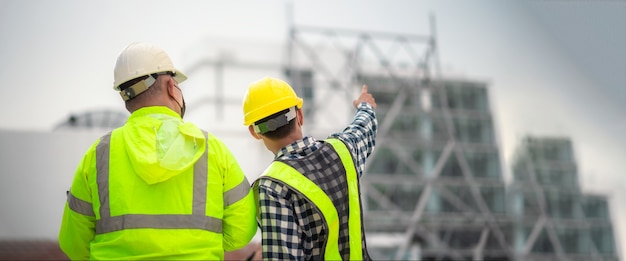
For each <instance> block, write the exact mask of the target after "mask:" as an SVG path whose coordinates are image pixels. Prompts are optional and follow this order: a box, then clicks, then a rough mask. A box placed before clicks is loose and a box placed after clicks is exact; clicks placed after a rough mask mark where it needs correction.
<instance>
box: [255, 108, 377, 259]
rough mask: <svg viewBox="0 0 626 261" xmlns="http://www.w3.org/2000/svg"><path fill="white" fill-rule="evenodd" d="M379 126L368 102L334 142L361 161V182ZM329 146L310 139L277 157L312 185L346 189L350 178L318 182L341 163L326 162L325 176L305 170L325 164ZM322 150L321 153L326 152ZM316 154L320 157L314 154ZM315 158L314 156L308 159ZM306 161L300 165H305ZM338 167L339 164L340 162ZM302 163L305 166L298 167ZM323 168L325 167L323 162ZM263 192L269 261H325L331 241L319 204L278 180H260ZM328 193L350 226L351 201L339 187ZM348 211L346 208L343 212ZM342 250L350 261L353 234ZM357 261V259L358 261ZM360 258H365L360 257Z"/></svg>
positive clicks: (342, 221)
mask: <svg viewBox="0 0 626 261" xmlns="http://www.w3.org/2000/svg"><path fill="white" fill-rule="evenodd" d="M377 125H378V123H377V121H376V116H375V113H374V109H373V108H372V107H371V105H369V104H367V103H361V104H360V105H359V107H358V108H357V112H356V114H355V116H354V119H353V121H352V123H351V124H350V125H348V126H347V127H346V128H345V129H344V130H343V131H342V132H339V133H334V134H332V135H330V136H329V138H337V139H339V140H341V141H343V143H344V144H346V146H347V147H348V149H349V151H350V152H351V155H352V158H353V160H354V162H355V167H356V170H357V174H358V176H359V177H360V176H361V175H362V174H363V171H364V168H365V161H366V159H367V157H368V156H369V155H370V154H371V153H372V151H373V150H374V147H375V138H376V131H377ZM324 144H325V143H324V142H323V141H318V140H316V139H315V138H313V137H305V138H303V139H302V140H298V141H296V142H294V143H292V144H290V145H288V146H286V147H284V148H282V149H281V150H280V151H279V152H278V153H277V154H276V156H275V160H278V161H283V162H285V163H287V164H289V165H291V166H294V167H295V168H296V169H297V170H298V171H300V172H301V173H303V174H304V175H305V176H307V177H308V178H309V179H311V180H312V181H314V182H316V183H318V184H320V183H322V184H334V186H336V187H339V186H345V184H346V182H347V181H346V177H345V175H344V176H342V177H333V178H336V182H318V181H320V180H323V179H328V177H325V175H328V173H326V174H325V172H328V171H327V169H335V170H337V169H338V168H340V169H341V173H345V171H343V165H342V164H341V161H340V160H338V161H335V163H333V162H326V163H324V164H328V165H324V166H323V167H317V168H316V169H318V170H319V171H317V172H316V171H305V169H307V166H312V165H316V163H315V162H311V159H312V161H315V159H316V157H317V158H319V159H321V158H323V156H322V155H328V154H329V153H332V152H333V151H327V150H331V149H330V145H329V144H328V145H327V146H324ZM320 149H321V151H318V150H320ZM312 154H316V155H312ZM318 155H319V157H318ZM308 156H313V157H308ZM305 157H306V158H307V159H306V160H305V161H307V160H308V162H302V161H299V160H303V159H304V158H305ZM337 162H338V163H337ZM298 164H300V165H298ZM317 165H319V163H317ZM258 188H259V195H258V196H259V207H260V210H259V214H260V219H261V220H260V221H261V222H260V223H261V230H262V245H263V259H264V260H268V259H271V260H322V259H323V256H322V253H323V251H322V250H323V248H324V247H325V245H326V242H324V241H323V240H325V239H326V235H327V231H326V228H325V225H324V221H323V217H322V214H321V213H320V212H319V211H318V210H317V208H316V207H315V205H314V204H313V203H312V202H310V201H309V200H308V199H306V198H305V197H303V196H302V195H301V194H299V193H298V192H297V191H294V190H293V189H291V188H290V187H289V186H287V185H285V184H283V183H281V182H277V181H275V180H272V179H267V178H261V179H260V180H259V181H258ZM321 188H322V189H323V190H324V192H326V193H327V195H328V196H329V197H330V198H331V200H332V201H333V204H334V205H335V206H336V207H337V206H340V208H339V209H338V214H339V219H340V224H344V225H347V213H348V209H347V200H348V198H347V196H346V194H345V193H344V194H341V193H336V190H333V189H335V188H333V186H322V187H321ZM341 206H344V207H341ZM361 233H362V235H363V242H362V246H363V250H364V251H363V258H364V259H369V256H368V255H367V251H366V245H365V235H364V228H363V227H361ZM339 251H340V254H341V256H342V257H343V258H344V259H347V257H349V235H347V234H346V230H343V231H340V234H339ZM352 259H355V258H352ZM359 259H360V258H359Z"/></svg>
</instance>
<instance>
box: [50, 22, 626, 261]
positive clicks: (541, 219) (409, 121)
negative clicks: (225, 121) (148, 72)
mask: <svg viewBox="0 0 626 261" xmlns="http://www.w3.org/2000/svg"><path fill="white" fill-rule="evenodd" d="M435 28H436V27H435V21H434V19H431V21H430V33H429V34H427V35H406V34H393V33H385V32H363V31H352V30H342V29H326V28H314V27H306V26H293V25H290V28H289V37H288V43H287V44H286V46H284V50H286V54H285V57H286V59H285V61H284V63H283V64H276V63H274V64H272V63H262V62H258V61H255V62H249V63H246V62H242V61H235V60H234V59H232V57H230V58H229V59H226V58H224V57H221V58H220V57H218V58H217V59H215V60H212V61H210V60H204V61H201V62H199V63H198V64H196V65H194V66H192V67H190V68H188V70H187V71H188V74H194V73H195V72H196V71H197V70H199V69H200V68H201V67H211V68H213V69H215V70H214V74H213V78H214V79H215V85H216V86H215V87H216V89H215V92H214V94H213V97H209V98H206V99H204V100H203V102H208V103H212V104H213V105H214V106H216V108H215V111H216V112H218V113H227V112H228V111H230V110H231V109H232V110H234V111H239V110H240V108H239V106H240V104H241V103H240V98H239V97H236V96H237V95H233V97H231V99H229V98H228V97H224V95H225V94H224V88H223V85H224V82H225V79H224V78H225V75H228V74H227V73H225V68H226V67H231V68H232V67H241V68H243V67H245V68H247V69H252V70H269V71H273V72H278V74H281V75H282V76H283V77H284V78H286V79H288V81H289V83H290V84H291V85H292V86H293V87H294V89H296V92H297V93H298V94H299V95H300V96H301V97H303V98H304V102H305V106H304V109H305V115H306V116H305V117H306V119H307V124H306V126H305V128H306V132H307V134H309V135H312V136H315V137H317V138H325V137H326V135H328V134H330V133H332V132H335V131H338V130H340V129H338V128H341V127H343V126H345V124H346V123H348V122H349V120H350V118H351V116H352V115H351V114H352V112H353V110H352V109H351V104H352V103H351V101H352V99H353V98H354V97H356V94H358V91H359V90H360V87H361V85H362V84H364V83H365V84H367V85H368V86H369V87H370V88H369V91H370V92H371V93H372V94H373V95H374V97H375V98H376V102H377V104H378V109H377V112H376V113H377V117H378V121H379V130H378V138H377V144H376V149H375V151H374V154H373V155H372V156H371V157H370V159H369V162H368V165H367V169H366V173H365V174H364V177H363V178H362V181H361V186H362V189H363V191H362V192H363V194H362V200H363V202H364V203H365V206H364V208H365V210H364V222H365V226H366V232H367V233H366V238H367V242H368V250H369V252H370V255H371V256H372V257H373V258H374V259H375V260H619V257H618V253H617V251H616V249H615V242H614V235H613V227H612V223H611V220H610V214H609V207H608V203H607V199H606V197H604V196H602V195H586V194H584V193H582V192H581V189H580V187H579V185H578V180H577V178H578V177H577V170H576V161H575V159H574V156H573V155H574V151H573V148H572V145H571V142H570V141H569V140H568V139H567V138H541V137H527V138H526V139H524V142H523V145H522V146H521V147H520V148H519V150H518V153H517V155H516V158H515V163H514V165H513V166H512V172H513V181H512V182H511V183H510V184H508V185H507V183H506V182H505V180H504V177H503V167H504V166H502V160H501V153H500V151H499V147H498V141H497V138H496V136H497V135H496V132H495V128H494V122H493V116H492V114H491V108H490V101H489V93H488V86H487V83H486V82H484V81H476V80H468V79H460V78H452V77H446V76H443V75H441V73H440V72H439V63H438V49H437V40H436V30H435ZM227 58H228V57H227ZM231 75H232V74H231ZM253 79H254V78H250V79H249V81H248V82H250V81H252V80H253ZM242 87H245V86H242ZM329 105H330V106H329ZM217 106H221V107H217ZM224 106H233V107H230V108H228V109H227V110H224V109H223V107H224ZM190 107H191V108H192V109H193V104H192V105H191V106H190ZM217 117H218V118H223V117H221V116H220V115H217ZM226 118H228V117H226ZM235 118H237V119H239V118H238V117H235ZM74 120H75V119H74ZM72 124H73V123H68V124H64V125H63V124H62V125H63V126H68V125H72ZM238 124H239V125H240V123H238ZM243 138H249V137H243ZM260 169H262V168H260Z"/></svg>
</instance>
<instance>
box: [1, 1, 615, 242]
mask: <svg viewBox="0 0 626 261" xmlns="http://www.w3.org/2000/svg"><path fill="white" fill-rule="evenodd" d="M295 2H296V3H295V5H294V7H293V11H294V12H293V20H294V22H295V23H296V24H300V25H312V26H320V27H330V28H337V27H338V28H348V29H357V30H368V31H388V32H395V33H407V34H428V33H429V32H430V31H429V26H430V25H429V23H428V21H429V20H428V19H429V18H428V16H429V15H430V14H433V15H434V16H435V17H436V28H437V40H438V43H439V46H438V47H439V60H440V63H441V67H442V69H443V71H444V73H446V74H450V75H461V76H463V77H468V78H472V79H478V80H485V81H487V82H489V90H490V96H491V104H492V110H493V113H494V115H495V117H496V118H495V124H496V129H497V131H498V134H497V135H498V136H499V140H500V148H501V151H502V154H503V157H504V159H505V162H504V164H503V168H504V169H505V171H507V172H508V167H509V165H508V163H509V162H508V160H509V158H510V156H511V155H512V152H513V149H514V148H515V145H516V143H517V141H518V140H519V139H520V138H521V137H523V136H524V135H527V134H534V135H540V136H543V135H549V136H556V135H558V136H566V137H570V138H571V139H572V141H573V144H574V149H575V150H576V157H577V160H578V164H579V175H580V181H581V186H582V187H583V189H585V191H591V192H598V193H602V194H606V195H609V196H610V198H611V200H612V202H611V207H612V209H611V211H613V212H614V216H613V218H614V222H615V225H616V229H618V231H619V237H620V238H618V240H620V241H626V240H625V239H624V237H625V236H626V210H624V209H623V208H622V207H621V206H624V204H625V203H626V193H625V192H623V188H624V187H626V175H624V174H623V172H624V170H626V161H624V160H623V157H624V155H626V139H624V138H623V133H626V119H625V117H624V115H625V114H624V111H626V2H625V1H549V0H543V1H539V0H538V1H495V0H493V1H492V0H489V1H487V0H485V1H469V0H458V1H411V0H392V1H389V0H386V1H383V0H380V1H372V0H367V1H356V0H349V1H330V0H323V1H313V0H298V1H295ZM286 3H287V1H285V0H266V1H252V0H245V1H243V0H234V1H219V2H218V1H188V0H183V1H161V0H158V1H148V0H145V1H121V0H115V1H80V0H58V1H43V0H40V1H19V0H5V1H2V4H3V7H2V8H1V9H0V35H1V37H2V40H0V57H1V58H2V60H1V61H0V79H2V84H3V86H2V87H0V118H2V119H3V120H2V121H0V128H1V129H16V130H44V131H45V130H51V129H52V128H53V127H54V126H55V125H56V124H58V123H59V122H61V121H63V120H65V118H66V117H67V116H68V115H69V114H70V113H77V112H82V111H87V110H94V109H103V108H106V109H119V110H121V109H122V108H123V103H122V101H121V99H120V98H119V95H118V94H117V93H116V92H114V91H112V88H111V86H112V82H113V65H114V62H115V59H116V57H117V54H118V53H119V51H120V50H121V49H122V48H123V47H124V46H125V45H126V44H128V43H129V42H131V41H148V42H153V43H155V44H157V45H159V46H161V47H163V48H164V49H165V50H166V51H168V52H169V54H170V56H171V57H172V58H173V60H174V62H175V64H177V66H178V67H180V68H181V69H182V70H184V69H185V68H188V67H189V66H191V63H192V62H193V61H195V60H196V59H197V57H199V56H203V55H204V54H203V53H201V52H197V50H199V46H202V45H203V44H204V43H206V42H207V41H210V39H237V40H236V41H239V42H242V43H258V42H265V43H277V44H279V43H284V42H285V41H286V39H287V34H286V32H287V23H286V21H287V16H286V14H287V9H286V7H287V4H286ZM207 52H211V50H207ZM281 61H282V57H277V59H276V62H281ZM190 77H193V75H190ZM252 80H254V79H249V80H247V81H246V82H249V81H252ZM190 82H191V81H190ZM208 82H211V81H210V80H209V81H208ZM183 88H186V89H193V88H201V87H200V86H189V85H188V86H184V84H183ZM190 91H191V90H190ZM187 93H189V92H187ZM186 98H187V102H189V101H190V100H193V97H189V96H186ZM196 117H200V116H196ZM188 120H192V121H194V120H197V121H201V120H200V119H199V118H189V119H188ZM209 130H210V128H209ZM622 245H626V244H622ZM618 248H619V247H618ZM622 248H624V247H622Z"/></svg>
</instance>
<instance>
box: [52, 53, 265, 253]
mask: <svg viewBox="0 0 626 261" xmlns="http://www.w3.org/2000/svg"><path fill="white" fill-rule="evenodd" d="M186 79H187V76H185V74H183V73H182V72H181V71H180V70H178V69H176V68H175V67H174V65H173V63H172V61H171V60H170V58H169V56H168V55H167V54H166V53H165V52H164V51H163V50H162V49H161V48H159V47H157V46H155V45H152V44H148V43H131V44H129V45H128V46H126V48H124V49H123V50H122V52H121V53H120V54H119V56H118V58H117V62H116V63H115V70H114V83H113V89H114V90H116V91H118V92H119V93H120V95H121V96H122V99H123V100H124V102H125V106H126V108H127V110H128V111H129V112H130V113H131V114H130V117H129V118H128V120H127V121H126V123H125V124H124V126H122V127H120V128H117V129H115V130H113V131H111V132H109V133H107V134H105V135H103V136H102V137H101V138H99V139H98V140H97V141H96V142H95V143H94V144H93V145H92V146H91V147H90V148H89V149H88V150H87V152H86V153H85V155H84V157H83V159H82V161H81V162H80V164H79V165H78V167H77V169H76V172H75V175H74V181H73V182H72V186H71V189H70V191H68V193H67V203H66V204H65V210H64V213H63V219H62V223H61V229H60V232H59V244H60V247H61V249H62V250H63V252H64V253H65V254H67V256H68V257H69V258H70V259H72V260H90V259H91V260H136V259H148V260H161V259H175V260H183V259H191V260H223V259H224V251H232V250H236V249H239V248H242V247H244V246H246V245H247V244H248V243H249V242H250V240H251V239H252V237H253V236H254V235H255V234H256V232H257V223H256V220H255V218H254V217H255V215H256V206H255V203H254V197H253V195H252V193H251V190H250V184H249V183H248V181H247V180H246V177H245V175H244V173H243V171H242V170H241V168H240V167H239V164H238V163H237V161H236V160H235V157H234V156H233V155H232V153H231V152H230V151H229V150H228V148H227V147H226V146H225V145H224V143H223V142H222V141H221V140H219V139H218V138H216V137H215V136H213V135H212V134H210V133H208V132H207V131H205V130H202V129H200V128H198V127H197V126H196V125H194V124H192V123H190V122H185V121H183V118H182V117H183V115H184V114H185V101H184V99H183V93H182V90H181V89H180V88H179V87H178V84H180V83H182V82H183V81H185V80H186Z"/></svg>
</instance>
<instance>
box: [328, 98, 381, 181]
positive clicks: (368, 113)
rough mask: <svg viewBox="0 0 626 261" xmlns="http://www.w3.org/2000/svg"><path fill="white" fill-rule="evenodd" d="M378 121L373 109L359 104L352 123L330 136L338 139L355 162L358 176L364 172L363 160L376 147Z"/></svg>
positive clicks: (366, 104)
mask: <svg viewBox="0 0 626 261" xmlns="http://www.w3.org/2000/svg"><path fill="white" fill-rule="evenodd" d="M377 130H378V121H377V120H376V114H375V112H374V108H373V107H372V106H371V105H370V104H368V103H365V102H362V103H361V104H359V107H358V108H357V111H356V114H355V115H354V119H353V120H352V123H350V125H348V127H346V128H345V129H344V130H343V132H339V133H334V134H332V135H330V137H331V138H338V139H340V140H341V141H343V142H344V143H345V144H346V145H347V146H348V149H350V151H352V157H353V158H354V160H355V165H356V169H357V172H358V173H359V176H361V175H363V171H364V170H365V160H366V159H367V157H369V155H370V154H372V151H374V147H375V145H376V132H377Z"/></svg>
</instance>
